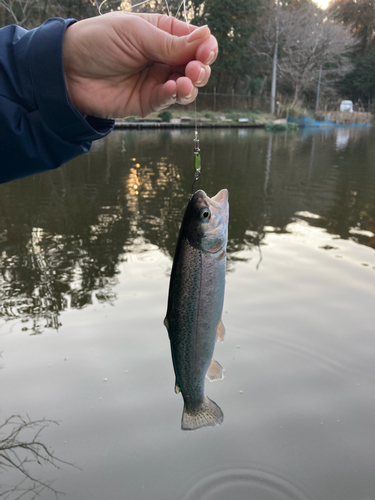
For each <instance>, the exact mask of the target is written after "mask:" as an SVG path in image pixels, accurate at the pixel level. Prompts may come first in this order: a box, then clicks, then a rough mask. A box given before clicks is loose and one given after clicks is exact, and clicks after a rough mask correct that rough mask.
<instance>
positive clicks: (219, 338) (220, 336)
mask: <svg viewBox="0 0 375 500" xmlns="http://www.w3.org/2000/svg"><path fill="white" fill-rule="evenodd" d="M224 337H225V326H224V325H223V322H222V320H220V321H219V324H218V325H217V330H216V342H223V341H224Z"/></svg>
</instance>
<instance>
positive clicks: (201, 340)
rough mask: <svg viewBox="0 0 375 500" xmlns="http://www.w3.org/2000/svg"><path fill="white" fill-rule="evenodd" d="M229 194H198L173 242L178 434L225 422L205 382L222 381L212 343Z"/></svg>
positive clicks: (170, 312) (219, 328)
mask: <svg viewBox="0 0 375 500" xmlns="http://www.w3.org/2000/svg"><path fill="white" fill-rule="evenodd" d="M228 219H229V203H228V190H227V189H222V190H221V191H219V192H218V193H217V194H216V195H215V196H214V197H212V198H209V197H208V196H207V194H206V193H205V192H204V191H202V190H198V191H196V193H194V194H193V195H192V197H191V198H190V201H189V203H188V205H187V207H186V211H185V214H184V217H183V220H182V223H181V228H180V233H179V237H178V240H177V245H176V251H175V255H174V259H173V265H172V272H171V278H170V284H169V295H168V306H167V314H166V317H165V320H164V324H165V326H166V328H167V330H168V335H169V340H170V345H171V353H172V362H173V368H174V372H175V376H176V383H175V392H176V393H177V394H178V393H180V392H181V394H182V397H183V400H184V409H183V413H182V419H181V429H182V430H195V429H199V428H201V427H208V426H216V425H220V424H221V423H222V422H223V419H224V415H223V412H222V410H221V408H220V407H219V406H218V405H217V404H216V403H215V402H214V401H212V400H211V399H209V398H208V397H207V396H206V395H205V377H206V376H207V378H208V379H209V380H210V381H215V380H221V379H223V378H224V373H223V368H222V367H221V365H220V364H219V363H218V362H217V361H215V360H214V359H213V351H214V348H215V341H216V340H219V341H222V340H223V339H224V335H225V328H224V325H223V322H222V310H223V302H224V288H225V271H226V247H227V242H228Z"/></svg>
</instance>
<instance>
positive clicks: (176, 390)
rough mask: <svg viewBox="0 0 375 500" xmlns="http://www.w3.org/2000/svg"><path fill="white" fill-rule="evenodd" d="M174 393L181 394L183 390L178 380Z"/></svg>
mask: <svg viewBox="0 0 375 500" xmlns="http://www.w3.org/2000/svg"><path fill="white" fill-rule="evenodd" d="M174 392H175V393H176V394H180V392H181V389H180V387H179V386H178V384H177V380H176V383H175V386H174Z"/></svg>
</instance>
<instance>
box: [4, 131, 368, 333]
mask: <svg viewBox="0 0 375 500" xmlns="http://www.w3.org/2000/svg"><path fill="white" fill-rule="evenodd" d="M342 130H343V129H337V130H327V131H319V130H315V129H312V130H303V131H301V132H299V133H296V134H294V135H290V134H288V135H287V136H286V135H285V134H281V135H280V134H268V135H267V134H265V133H264V132H263V131H262V130H248V129H246V130H244V129H242V130H241V129H239V130H236V129H234V130H232V129H222V130H219V131H210V130H202V132H201V145H202V148H201V149H202V152H201V155H202V175H201V178H200V180H199V182H198V185H197V187H198V188H199V187H202V188H204V189H205V191H206V192H207V193H208V194H211V195H212V193H214V192H217V191H219V190H220V189H221V188H223V187H226V188H228V190H229V191H230V192H233V193H235V195H234V198H233V199H232V200H231V221H230V230H229V235H230V239H229V242H228V256H229V270H230V269H231V259H233V260H236V259H238V258H241V253H242V252H243V251H244V250H248V249H249V248H250V249H253V250H254V252H256V254H254V255H259V256H260V252H261V250H260V249H261V245H262V244H263V240H264V236H265V234H266V231H267V228H269V227H272V228H273V229H272V230H273V231H275V232H279V233H283V232H286V231H287V226H288V224H290V222H291V221H293V220H294V217H295V213H296V212H298V211H300V210H308V211H309V212H310V213H313V214H318V215H319V218H315V219H308V221H309V224H311V225H313V226H317V227H321V228H324V229H326V230H327V231H328V232H330V233H332V234H336V235H338V236H340V237H341V238H345V239H349V238H350V239H353V240H354V241H356V242H358V243H361V244H366V245H369V246H372V247H375V243H374V242H375V237H374V233H375V197H374V192H375V168H374V165H373V158H374V154H375V142H374V141H372V140H371V138H372V134H373V131H372V130H369V129H363V130H360V129H345V141H344V139H343V138H342V137H341V135H340V136H339V134H342ZM348 134H349V135H348ZM344 142H345V148H344V146H343V144H344ZM192 151H193V142H192V134H191V131H190V130H189V129H188V130H186V131H185V130H181V131H180V130H172V131H155V132H154V131H137V132H127V131H118V132H115V133H113V134H112V135H111V136H109V137H108V138H106V139H105V140H103V141H101V142H99V143H96V144H95V145H94V148H93V151H92V152H91V153H90V154H89V155H87V156H84V157H82V158H80V159H77V160H76V161H74V162H71V164H70V165H68V166H66V167H64V168H62V169H59V170H56V171H51V172H47V173H45V174H43V175H38V176H35V177H31V178H27V179H22V180H19V181H16V182H13V183H10V184H5V185H2V186H0V249H1V255H0V313H1V315H2V317H3V318H4V319H5V320H12V319H15V318H18V319H21V321H23V322H24V326H23V329H24V330H25V331H28V332H29V333H31V334H39V333H41V332H42V331H43V329H44V328H56V329H57V328H58V327H59V325H60V323H61V319H60V313H61V311H63V310H64V309H66V308H74V309H81V308H83V307H86V306H88V305H91V304H94V303H95V302H108V303H111V302H113V301H114V300H116V283H117V275H118V273H119V266H120V264H121V263H122V262H124V261H126V260H127V259H128V257H129V254H130V253H131V252H132V251H133V250H134V245H135V246H136V248H137V252H141V253H142V252H145V251H147V248H146V247H144V246H143V245H142V244H138V243H137V242H139V241H144V242H146V244H151V245H155V246H156V247H158V248H160V249H161V250H162V251H163V252H164V253H165V254H167V255H169V256H172V255H173V252H174V247H175V242H176V238H177V234H178V230H179V224H180V220H181V214H182V212H183V210H184V206H185V205H186V202H187V199H188V197H189V189H190V186H191V180H192V175H193V174H192ZM247 255H248V253H247ZM246 258H248V257H246Z"/></svg>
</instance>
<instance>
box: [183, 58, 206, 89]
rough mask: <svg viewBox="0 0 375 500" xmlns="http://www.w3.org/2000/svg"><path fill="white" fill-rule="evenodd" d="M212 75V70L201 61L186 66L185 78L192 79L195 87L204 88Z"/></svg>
mask: <svg viewBox="0 0 375 500" xmlns="http://www.w3.org/2000/svg"><path fill="white" fill-rule="evenodd" d="M210 75H211V68H210V67H209V66H207V65H206V64H202V63H201V62H199V61H191V62H189V63H188V64H187V65H186V68H185V76H187V77H188V78H190V80H191V81H192V83H193V84H194V85H195V87H204V86H205V85H206V84H207V82H208V79H209V78H210Z"/></svg>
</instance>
